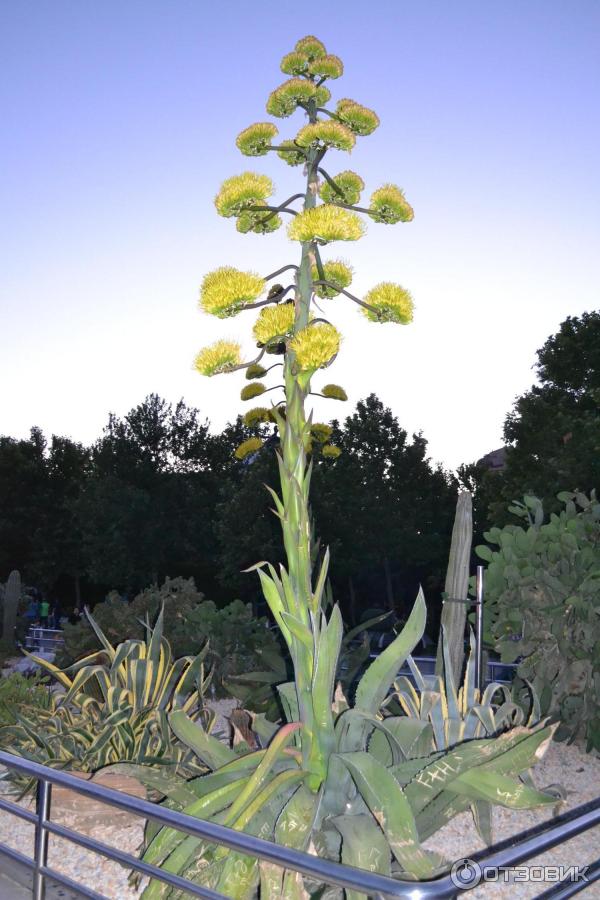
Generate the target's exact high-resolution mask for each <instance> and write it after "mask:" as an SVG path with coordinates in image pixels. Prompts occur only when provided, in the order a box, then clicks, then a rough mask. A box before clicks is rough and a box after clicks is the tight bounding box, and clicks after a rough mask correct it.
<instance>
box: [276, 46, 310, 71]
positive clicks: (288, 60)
mask: <svg viewBox="0 0 600 900" xmlns="http://www.w3.org/2000/svg"><path fill="white" fill-rule="evenodd" d="M307 70H308V56H306V54H305V53H298V51H297V50H292V52H291V53H286V55H285V56H284V57H283V59H282V60H281V71H282V72H285V74H286V75H303V74H304V73H305V72H306V71H307Z"/></svg>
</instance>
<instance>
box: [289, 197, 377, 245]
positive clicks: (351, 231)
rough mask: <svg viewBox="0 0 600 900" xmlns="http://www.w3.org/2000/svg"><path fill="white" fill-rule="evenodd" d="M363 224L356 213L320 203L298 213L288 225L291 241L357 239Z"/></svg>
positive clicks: (362, 232)
mask: <svg viewBox="0 0 600 900" xmlns="http://www.w3.org/2000/svg"><path fill="white" fill-rule="evenodd" d="M364 233H365V226H364V224H363V222H362V221H361V220H360V219H359V217H358V216H357V215H356V213H353V212H350V211H349V210H347V209H340V208H339V207H337V206H330V205H329V204H322V205H321V206H315V207H313V208H312V209H305V210H304V211H303V212H301V213H299V214H298V215H297V216H295V217H294V219H293V220H292V221H291V222H290V224H289V225H288V237H289V238H290V240H292V241H319V243H327V242H328V241H357V240H358V239H359V238H361V237H362V236H363V234H364Z"/></svg>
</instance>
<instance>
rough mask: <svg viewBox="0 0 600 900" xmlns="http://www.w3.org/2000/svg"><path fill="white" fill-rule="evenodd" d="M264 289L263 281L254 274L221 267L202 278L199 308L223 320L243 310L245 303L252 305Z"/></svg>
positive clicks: (229, 267)
mask: <svg viewBox="0 0 600 900" xmlns="http://www.w3.org/2000/svg"><path fill="white" fill-rule="evenodd" d="M264 289H265V282H264V279H263V278H261V277H260V275H257V274H256V273H255V272H241V271H240V270H239V269H233V268H232V267H231V266H222V267H221V268H220V269H215V270H214V272H209V273H208V275H205V276H204V280H203V281H202V286H201V287H200V306H201V307H202V309H203V310H204V312H206V313H210V315H212V316H218V317H219V318H220V319H225V318H226V317H227V316H233V315H235V314H236V313H237V312H239V311H240V310H241V309H243V308H244V306H245V305H246V303H253V302H254V300H256V299H257V298H258V297H260V295H261V294H262V292H263V291H264Z"/></svg>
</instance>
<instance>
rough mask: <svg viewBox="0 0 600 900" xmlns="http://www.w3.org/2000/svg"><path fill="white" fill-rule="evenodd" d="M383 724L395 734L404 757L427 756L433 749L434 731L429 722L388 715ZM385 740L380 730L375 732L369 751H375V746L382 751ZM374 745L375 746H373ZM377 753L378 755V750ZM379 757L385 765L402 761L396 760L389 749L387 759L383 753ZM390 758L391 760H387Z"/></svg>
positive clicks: (388, 730)
mask: <svg viewBox="0 0 600 900" xmlns="http://www.w3.org/2000/svg"><path fill="white" fill-rule="evenodd" d="M383 726H384V728H385V729H386V731H387V732H389V733H390V734H392V735H393V737H394V740H395V741H396V743H397V745H398V746H399V747H400V751H401V755H402V757H403V758H404V759H411V758H412V757H415V756H425V755H426V754H427V753H429V751H430V750H431V744H432V739H433V733H432V728H431V725H430V724H429V722H425V721H423V720H422V719H411V718H409V717H408V716H388V717H387V718H386V719H384V720H383ZM383 742H384V737H383V734H382V733H381V732H380V731H378V732H377V733H376V734H373V735H372V737H371V741H370V743H369V752H375V748H378V749H379V751H380V753H381V751H382V750H383V746H382V745H383ZM373 745H375V746H374V747H373ZM388 747H389V744H388ZM372 748H373V749H372ZM375 755H376V756H377V753H376V752H375ZM377 758H378V759H380V761H381V762H383V763H384V765H396V764H397V763H399V762H401V760H397V761H394V760H393V757H392V754H391V752H389V751H388V753H387V754H385V759H382V758H381V755H380V756H378V757H377ZM388 759H389V761H386V760H388Z"/></svg>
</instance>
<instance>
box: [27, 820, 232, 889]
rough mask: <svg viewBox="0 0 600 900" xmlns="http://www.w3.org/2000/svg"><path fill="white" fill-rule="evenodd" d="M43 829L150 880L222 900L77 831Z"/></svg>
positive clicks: (52, 824) (51, 824) (50, 825)
mask: <svg viewBox="0 0 600 900" xmlns="http://www.w3.org/2000/svg"><path fill="white" fill-rule="evenodd" d="M44 827H45V828H46V830H47V831H49V832H50V833H51V834H55V835H57V837H62V838H66V839H67V840H69V841H73V843H75V844H79V846H80V847H85V849H86V850H91V851H92V852H94V853H101V854H102V855H103V856H107V857H108V858H109V859H112V860H114V861H115V862H119V863H122V864H123V865H125V866H129V867H130V868H132V869H136V870H137V871H138V872H142V873H143V874H144V875H149V876H150V878H157V879H158V880H160V881H164V882H166V883H167V884H171V885H173V887H177V888H179V889H180V890H184V891H188V892H189V893H190V894H194V895H195V896H196V897H205V898H206V900H222V898H223V894H218V893H217V892H216V891H211V890H210V889H209V888H204V887H201V886H200V885H196V884H193V883H192V882H191V881H188V880H187V879H186V878H181V877H180V876H179V875H174V874H172V873H171V872H164V871H163V870H162V869H159V868H158V866H154V865H151V864H150V863H146V862H144V861H143V860H141V859H138V858H137V857H136V856H132V855H131V854H130V853H125V852H123V850H118V849H117V848H116V847H111V846H110V845H109V844H104V843H103V842H102V841H97V840H95V838H90V837H87V835H84V834H80V833H79V832H77V831H72V830H71V829H70V828H65V827H64V826H63V825H58V824H57V823H55V822H46V823H45V826H44Z"/></svg>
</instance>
